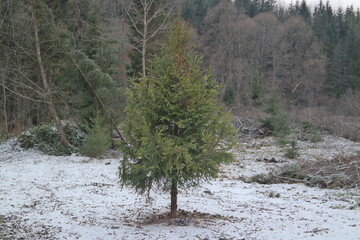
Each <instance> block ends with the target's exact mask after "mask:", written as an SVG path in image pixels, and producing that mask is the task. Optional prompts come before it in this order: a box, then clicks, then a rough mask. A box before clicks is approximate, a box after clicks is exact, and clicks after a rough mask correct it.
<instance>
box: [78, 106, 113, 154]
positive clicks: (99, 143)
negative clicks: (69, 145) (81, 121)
mask: <svg viewBox="0 0 360 240" xmlns="http://www.w3.org/2000/svg"><path fill="white" fill-rule="evenodd" d="M91 123H92V124H91V125H92V126H90V127H87V128H86V132H87V134H86V137H85V142H84V146H83V153H84V154H85V155H86V156H88V157H99V156H100V155H101V154H103V153H104V152H105V151H106V150H108V149H109V148H110V146H111V136H110V131H109V129H108V128H107V127H106V125H105V119H104V118H103V117H101V116H100V115H99V113H97V114H96V116H95V118H92V119H91Z"/></svg>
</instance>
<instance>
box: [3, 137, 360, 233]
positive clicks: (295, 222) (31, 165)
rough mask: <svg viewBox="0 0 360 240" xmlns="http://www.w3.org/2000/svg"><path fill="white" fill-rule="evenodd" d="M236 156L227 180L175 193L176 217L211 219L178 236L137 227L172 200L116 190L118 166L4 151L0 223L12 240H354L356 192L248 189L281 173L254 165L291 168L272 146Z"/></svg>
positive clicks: (332, 141)
mask: <svg viewBox="0 0 360 240" xmlns="http://www.w3.org/2000/svg"><path fill="white" fill-rule="evenodd" d="M306 144H307V143H300V146H301V149H302V150H301V151H302V153H301V156H303V158H304V160H311V159H317V158H327V157H331V156H336V155H337V154H344V151H346V153H355V152H356V151H359V150H360V146H359V144H356V143H352V142H347V141H346V140H344V139H338V138H335V137H331V136H329V137H326V138H325V141H324V142H322V143H318V144H317V145H316V147H314V148H310V147H309V146H307V145H306ZM322 149H323V150H322ZM237 154H238V157H237V159H238V161H237V162H235V163H233V164H232V165H229V166H226V167H224V174H227V175H229V176H231V177H228V178H219V179H215V180H214V181H211V182H210V183H205V184H203V185H202V186H200V187H197V188H193V189H189V190H186V191H185V190H182V191H181V192H180V193H179V199H178V204H179V208H180V209H184V210H186V211H189V212H193V211H196V212H201V213H207V214H211V215H212V216H214V217H211V218H196V219H189V222H188V224H187V225H186V226H176V225H173V224H171V223H170V222H167V221H165V222H159V223H154V224H144V223H142V222H143V220H144V219H146V217H148V216H151V215H153V214H159V213H165V212H167V211H168V210H169V204H170V194H164V193H160V192H152V193H151V198H153V199H154V201H152V202H151V203H149V202H147V201H146V199H145V197H143V196H139V195H137V194H135V193H134V192H133V191H132V190H131V189H128V188H121V186H120V184H119V183H118V166H119V159H111V158H110V159H101V160H99V159H91V158H87V157H82V156H74V155H72V156H65V157H55V156H47V155H44V154H41V153H38V152H36V151H28V150H26V151H20V150H19V149H14V148H13V147H12V144H11V143H10V142H7V143H4V144H2V145H0V216H3V217H8V218H9V219H11V220H9V221H16V226H19V228H18V229H16V232H17V234H16V235H15V236H13V237H14V238H15V239H84V240H92V239H94V240H95V239H104V240H108V239H109V240H111V239H117V240H118V239H124V240H125V239H126V240H128V239H130V240H131V239H136V240H137V239H159V240H162V239H164V240H165V239H220V238H223V239H247V240H251V239H257V240H260V239H294V240H296V239H301V240H303V239H312V240H313V239H322V240H325V239H342V240H358V239H359V236H360V209H359V207H358V206H359V203H360V192H359V191H357V190H351V191H350V190H349V191H346V190H324V189H317V188H309V187H306V186H303V185H298V184H295V185H288V184H278V185H260V184H248V183H244V182H242V181H239V180H236V179H237V177H239V176H243V175H247V176H251V175H253V174H256V173H258V172H264V173H265V172H271V171H276V169H272V166H274V165H277V164H270V163H264V162H257V161H255V160H256V159H258V158H271V157H274V158H275V159H277V160H280V159H282V160H284V161H290V160H288V159H285V158H284V157H283V153H282V152H281V150H279V148H277V147H276V146H275V145H274V140H273V139H271V138H266V139H262V140H259V139H255V140H249V141H248V142H245V143H244V146H243V150H241V151H238V152H237ZM300 160H301V159H300ZM286 163H287V162H284V163H279V164H280V165H281V164H286ZM274 196H276V197H274ZM11 216H14V218H10V217H11Z"/></svg>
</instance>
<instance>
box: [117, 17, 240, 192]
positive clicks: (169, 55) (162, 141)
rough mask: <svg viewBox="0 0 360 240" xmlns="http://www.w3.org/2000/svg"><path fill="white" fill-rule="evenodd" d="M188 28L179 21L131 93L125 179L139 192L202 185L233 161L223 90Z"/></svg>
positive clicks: (122, 169)
mask: <svg viewBox="0 0 360 240" xmlns="http://www.w3.org/2000/svg"><path fill="white" fill-rule="evenodd" d="M187 29H188V27H187V25H186V24H185V23H183V22H182V21H180V20H178V22H176V24H175V25H174V27H173V28H172V29H171V32H170V34H169V37H168V41H167V44H166V46H165V47H164V50H163V51H162V53H161V54H159V55H157V56H155V57H154V60H153V62H152V65H151V68H150V69H149V74H148V77H147V78H141V79H133V80H132V82H131V86H130V89H129V90H128V99H129V105H128V107H127V109H126V111H127V118H126V120H125V122H124V127H123V129H124V134H125V136H126V139H127V142H126V143H124V144H123V145H122V150H123V153H124V159H123V161H122V162H121V166H120V168H119V170H120V180H121V182H122V184H123V185H129V186H132V187H134V188H135V189H136V190H137V191H138V192H140V193H143V192H145V191H150V190H151V188H152V187H155V186H157V187H160V188H161V189H162V190H165V191H166V190H168V189H170V187H171V186H172V184H173V183H174V182H175V183H176V186H178V187H189V186H194V185H197V184H199V183H200V182H201V181H202V180H207V179H209V178H211V177H215V176H216V175H217V173H218V166H219V164H221V163H226V162H230V161H232V160H233V158H234V157H233V155H232V154H231V153H230V152H229V150H230V149H231V148H232V147H233V146H234V144H235V136H236V131H235V129H234V127H233V126H232V125H231V122H230V118H231V116H230V115H229V113H227V112H225V111H224V110H223V109H222V107H219V106H218V105H217V96H218V90H219V87H218V85H217V84H216V81H215V80H214V79H213V77H212V75H211V74H210V73H209V71H208V70H205V71H204V70H202V58H201V57H200V56H198V55H196V54H193V53H192V51H191V50H190V49H189V47H188V39H189V32H188V30H187Z"/></svg>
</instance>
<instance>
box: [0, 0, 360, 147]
mask: <svg viewBox="0 0 360 240" xmlns="http://www.w3.org/2000/svg"><path fill="white" fill-rule="evenodd" d="M178 6H180V7H178ZM178 9H180V14H181V17H182V18H183V19H185V20H186V21H188V22H189V23H190V25H191V27H192V33H193V36H192V40H191V41H192V45H193V47H194V49H195V51H197V52H199V53H201V54H202V55H203V58H204V63H205V66H204V68H208V67H211V68H212V72H213V74H214V77H215V79H216V80H217V82H218V83H219V84H220V85H221V86H222V88H221V94H220V96H219V102H223V103H224V104H225V105H226V106H227V107H228V108H229V109H231V111H232V112H233V114H234V115H238V116H250V117H254V118H262V119H264V118H266V116H267V115H269V114H270V115H271V114H272V115H274V114H277V112H278V111H282V112H283V113H284V114H286V115H287V116H289V117H290V119H292V121H293V122H297V123H310V124H312V125H317V126H320V127H324V128H327V129H328V130H329V129H330V130H332V131H334V132H340V133H341V134H343V135H344V136H346V137H349V138H351V139H353V140H359V138H360V136H358V135H359V134H358V133H357V132H358V131H354V128H349V127H348V126H349V124H350V125H354V124H355V129H356V126H357V127H358V125H356V124H358V120H357V119H358V116H359V113H360V91H359V90H360V11H359V9H354V8H353V7H352V6H348V7H346V8H338V9H333V8H332V7H331V5H330V4H329V3H327V2H324V1H319V3H318V4H317V5H316V6H315V8H314V10H313V11H312V10H311V9H310V7H309V5H308V4H307V3H306V1H295V2H294V3H293V4H290V5H289V6H287V7H286V8H285V7H281V6H279V5H277V3H276V1H274V0H235V1H229V0H178V1H175V0H174V1H164V0H135V1H128V0H101V1H100V0H51V1H50V0H18V1H12V0H0V12H1V13H0V90H1V91H0V134H1V136H2V138H7V137H9V136H15V135H17V134H19V133H21V132H23V131H24V130H26V129H29V128H31V127H34V126H39V125H41V124H42V123H44V122H50V121H53V122H54V123H55V125H56V126H57V128H58V129H60V130H61V128H62V127H61V120H68V121H69V122H74V123H82V124H84V125H85V126H86V127H85V129H87V132H88V133H90V132H91V131H97V130H96V128H97V127H99V126H100V125H104V124H103V122H106V123H108V125H112V126H113V127H117V126H118V125H119V124H120V123H121V122H122V120H123V119H124V117H125V113H124V109H125V107H126V105H127V102H126V96H125V92H126V91H125V89H126V88H127V87H128V83H129V79H130V78H137V77H140V76H146V74H147V69H148V65H149V64H151V61H152V57H153V56H154V54H156V53H158V52H159V51H161V48H162V45H163V43H164V35H165V34H166V32H167V30H168V29H169V26H170V25H171V22H172V20H173V19H174V17H176V15H177V13H178V12H179V11H178ZM279 109H281V110H279ZM99 116H100V117H99ZM99 118H101V119H99ZM339 119H341V121H339ZM342 123H343V124H342ZM105 125H106V124H105ZM94 129H95V130H94ZM118 132H120V131H118ZM60 133H61V131H60ZM63 135H65V133H63ZM61 140H62V143H63V145H65V146H66V145H68V144H69V143H68V142H67V141H68V139H66V137H63V138H61Z"/></svg>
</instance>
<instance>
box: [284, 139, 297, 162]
mask: <svg viewBox="0 0 360 240" xmlns="http://www.w3.org/2000/svg"><path fill="white" fill-rule="evenodd" d="M298 156H299V148H298V146H297V142H296V140H294V139H293V140H291V141H290V146H289V147H288V148H287V149H286V153H285V157H288V158H297V157H298Z"/></svg>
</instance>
